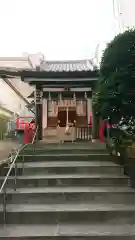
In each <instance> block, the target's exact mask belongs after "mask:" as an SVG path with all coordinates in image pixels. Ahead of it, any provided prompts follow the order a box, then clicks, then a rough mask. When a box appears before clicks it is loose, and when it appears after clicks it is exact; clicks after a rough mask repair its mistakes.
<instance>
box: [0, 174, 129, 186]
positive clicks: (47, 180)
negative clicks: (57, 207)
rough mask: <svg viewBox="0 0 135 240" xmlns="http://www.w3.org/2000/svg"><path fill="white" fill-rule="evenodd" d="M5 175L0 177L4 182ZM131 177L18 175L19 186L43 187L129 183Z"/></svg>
mask: <svg viewBox="0 0 135 240" xmlns="http://www.w3.org/2000/svg"><path fill="white" fill-rule="evenodd" d="M3 180H4V177H0V183H2V182H3ZM14 181H15V180H14V177H12V176H10V177H9V179H8V182H7V184H8V187H13V186H14ZM128 182H129V179H128V177H127V176H124V175H121V174H119V175H118V174H46V175H31V176H25V175H23V176H17V187H18V188H20V187H26V186H27V187H33V186H34V187H41V186H69V185H70V186H71V185H73V186H93V185H94V186H95V185H98V186H108V185H109V186H110V185H119V186H121V185H124V186H125V185H126V186H127V185H128Z"/></svg>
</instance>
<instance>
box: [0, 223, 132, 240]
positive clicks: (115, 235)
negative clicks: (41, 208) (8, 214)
mask: <svg viewBox="0 0 135 240" xmlns="http://www.w3.org/2000/svg"><path fill="white" fill-rule="evenodd" d="M0 239H1V240H3V239H7V240H9V239H13V240H22V239H23V240H30V239H34V240H43V239H44V240H48V239H52V240H53V239H57V240H75V239H80V240H86V239H87V240H113V239H115V240H133V239H135V225H134V224H133V225H128V224H121V225H120V224H116V225H111V224H51V225H49V224H44V225H6V226H5V227H3V225H1V226H0Z"/></svg>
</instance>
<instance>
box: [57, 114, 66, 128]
mask: <svg viewBox="0 0 135 240" xmlns="http://www.w3.org/2000/svg"><path fill="white" fill-rule="evenodd" d="M58 121H59V126H60V127H65V126H66V121H67V112H66V111H65V110H64V111H59V112H58Z"/></svg>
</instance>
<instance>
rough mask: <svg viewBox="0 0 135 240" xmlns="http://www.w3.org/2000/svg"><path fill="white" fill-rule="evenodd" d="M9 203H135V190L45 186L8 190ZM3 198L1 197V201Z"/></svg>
mask: <svg viewBox="0 0 135 240" xmlns="http://www.w3.org/2000/svg"><path fill="white" fill-rule="evenodd" d="M6 193H7V196H6V201H7V203H8V204H9V203H19V204H23V203H29V204H60V203H81V202H82V203H100V204H101V203H104V204H105V203H106V204H108V203H113V204H114V203H123V204H135V190H133V189H132V188H129V187H97V186H95V187H72V186H69V187H66V188H65V187H45V188H18V189H16V191H15V190H13V189H7V190H6ZM2 201H3V199H2V197H1V198H0V203H2Z"/></svg>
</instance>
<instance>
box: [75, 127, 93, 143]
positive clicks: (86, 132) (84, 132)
mask: <svg viewBox="0 0 135 240" xmlns="http://www.w3.org/2000/svg"><path fill="white" fill-rule="evenodd" d="M76 140H83V141H90V140H91V128H90V126H89V125H88V126H80V127H76Z"/></svg>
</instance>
